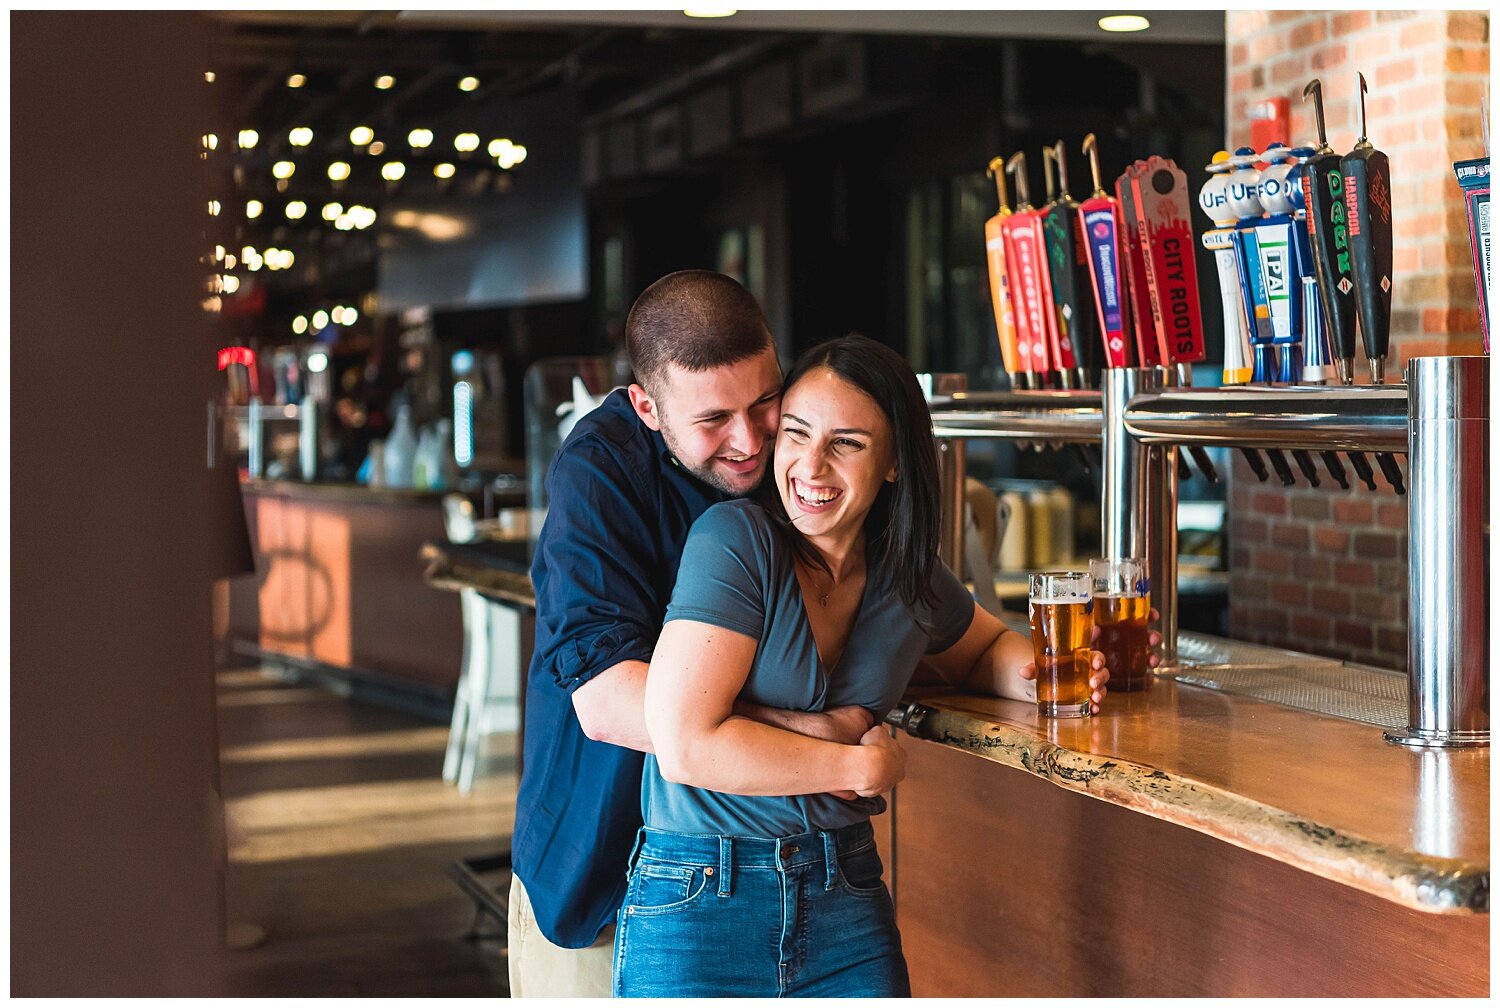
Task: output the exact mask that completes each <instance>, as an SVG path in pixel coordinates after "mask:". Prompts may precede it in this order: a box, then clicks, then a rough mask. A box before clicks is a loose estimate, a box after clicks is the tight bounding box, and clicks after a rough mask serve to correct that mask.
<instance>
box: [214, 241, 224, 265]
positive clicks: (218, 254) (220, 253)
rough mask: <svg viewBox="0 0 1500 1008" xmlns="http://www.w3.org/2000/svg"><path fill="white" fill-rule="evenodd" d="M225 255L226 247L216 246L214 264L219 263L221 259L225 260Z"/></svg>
mask: <svg viewBox="0 0 1500 1008" xmlns="http://www.w3.org/2000/svg"><path fill="white" fill-rule="evenodd" d="M224 255H225V251H224V246H223V245H215V246H214V262H218V261H219V260H220V259H223V258H224Z"/></svg>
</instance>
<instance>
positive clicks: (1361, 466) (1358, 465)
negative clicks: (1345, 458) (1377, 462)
mask: <svg viewBox="0 0 1500 1008" xmlns="http://www.w3.org/2000/svg"><path fill="white" fill-rule="evenodd" d="M1349 461H1350V462H1352V463H1353V464H1354V475H1356V476H1358V477H1359V481H1360V482H1361V483H1363V484H1364V485H1365V488H1366V489H1367V490H1374V489H1375V470H1373V469H1371V468H1370V460H1369V459H1367V458H1365V456H1364V453H1363V452H1357V451H1352V452H1350V453H1349Z"/></svg>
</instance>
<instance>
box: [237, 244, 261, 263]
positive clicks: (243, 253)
mask: <svg viewBox="0 0 1500 1008" xmlns="http://www.w3.org/2000/svg"><path fill="white" fill-rule="evenodd" d="M240 258H241V259H243V260H245V261H246V262H249V261H250V260H251V259H259V258H260V253H259V252H257V251H255V246H254V245H246V246H245V247H244V248H242V249H240Z"/></svg>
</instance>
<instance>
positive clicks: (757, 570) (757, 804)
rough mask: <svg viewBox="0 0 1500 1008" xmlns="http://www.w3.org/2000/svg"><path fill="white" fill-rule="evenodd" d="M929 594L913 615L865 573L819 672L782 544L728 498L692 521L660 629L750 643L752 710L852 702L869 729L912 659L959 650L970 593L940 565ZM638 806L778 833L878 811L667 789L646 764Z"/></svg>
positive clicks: (766, 523) (675, 825)
mask: <svg viewBox="0 0 1500 1008" xmlns="http://www.w3.org/2000/svg"><path fill="white" fill-rule="evenodd" d="M932 587H933V590H934V592H935V594H936V597H937V599H938V605H937V606H935V607H934V608H932V609H931V610H929V609H927V607H925V606H923V605H921V604H920V603H919V604H918V606H917V608H916V609H915V610H913V609H912V608H910V607H908V606H907V605H906V603H905V602H903V601H902V599H901V596H900V594H899V592H897V591H896V589H895V587H894V586H893V585H892V584H891V580H890V577H889V573H888V572H887V571H884V570H874V569H871V570H870V571H869V572H868V574H867V575H866V580H865V594H864V599H863V600H862V602H861V603H860V608H859V612H858V615H857V616H856V617H855V625H854V628H853V630H852V631H851V632H850V634H849V643H848V644H847V645H846V646H845V648H844V653H843V655H841V656H840V658H839V661H838V664H837V666H835V667H834V668H833V669H828V668H825V667H824V665H823V662H822V660H821V659H820V658H819V657H818V647H817V642H816V641H815V640H814V638H813V633H812V627H811V625H810V624H809V623H808V621H807V610H806V609H805V608H804V606H803V601H802V589H801V588H800V587H799V586H798V584H797V574H796V570H795V568H794V567H793V565H792V552H791V550H790V548H788V547H787V546H786V545H785V544H784V543H783V542H782V541H781V540H780V539H779V538H778V536H777V533H776V531H775V529H774V528H773V527H772V525H771V519H770V517H769V516H768V515H767V514H766V512H765V511H764V509H762V508H761V506H760V505H759V504H756V503H754V502H752V501H748V500H734V501H727V502H725V503H722V504H715V505H714V506H713V507H710V508H709V509H708V510H707V511H705V512H704V513H703V515H702V516H701V517H700V518H699V519H698V520H697V522H695V523H694V524H693V528H692V531H691V532H690V533H688V539H687V545H686V547H685V548H684V550H683V554H682V566H681V567H680V568H679V570H678V573H677V583H676V586H675V587H674V589H673V591H672V602H671V604H670V605H669V606H668V607H667V616H666V622H668V623H670V622H672V621H673V620H679V619H682V620H694V621H696V622H699V623H709V624H712V625H713V626H718V627H723V628H724V629H726V630H733V631H735V632H737V633H742V634H745V635H746V636H748V637H754V638H755V639H756V640H758V641H759V642H760V644H759V646H758V647H757V648H756V651H755V658H754V661H753V662H752V664H751V667H750V675H749V677H748V678H747V679H746V681H745V687H744V689H743V690H741V691H740V696H741V697H743V698H744V699H746V700H748V701H750V702H752V703H758V704H764V705H766V706H768V707H779V708H782V709H784V710H797V711H822V710H825V709H828V708H832V707H841V706H844V705H847V704H858V705H859V706H861V707H865V708H867V709H869V710H870V712H871V713H873V714H874V715H875V719H876V722H877V723H878V722H879V721H880V719H882V718H884V717H885V715H886V713H887V712H888V711H889V710H890V709H891V708H892V707H893V706H895V703H896V701H897V700H899V699H901V694H902V692H903V691H904V690H905V689H906V684H907V683H908V682H909V681H910V680H911V675H912V672H913V671H915V669H916V667H917V662H918V661H919V660H920V659H921V657H922V655H923V654H936V653H938V652H940V651H945V650H947V649H948V648H950V647H952V646H953V645H954V644H956V643H958V640H959V638H961V637H962V636H963V635H964V632H965V631H967V630H968V629H969V624H970V622H971V621H972V620H973V616H974V599H973V596H971V595H970V594H969V592H968V590H967V589H966V588H964V586H963V584H962V583H961V582H960V581H959V580H958V579H957V578H956V577H954V576H953V572H952V571H950V570H949V569H948V568H947V567H946V566H944V565H943V564H941V563H939V564H935V565H934V567H933V576H932ZM641 808H642V813H643V816H644V819H645V823H646V825H647V826H650V827H652V828H653V829H661V830H671V831H673V832H677V833H698V834H703V833H708V834H729V835H732V836H753V837H784V836H795V835H797V834H799V833H806V832H809V831H812V830H827V829H837V828H839V827H841V826H848V825H850V824H851V823H856V822H860V821H862V820H864V819H868V818H869V817H870V816H871V815H873V814H875V813H878V812H881V811H884V809H885V800H884V799H883V798H860V799H857V800H855V801H845V800H843V799H841V798H835V797H833V796H832V795H829V794H812V795H793V796H789V797H751V796H745V795H732V794H724V793H721V792H718V791H708V790H705V789H703V788H695V787H688V786H686V785H682V784H673V783H670V782H668V781H666V780H664V779H663V778H662V775H661V771H660V770H659V769H658V767H657V764H656V757H655V756H648V757H647V758H646V771H645V776H644V778H643V780H642V783H641Z"/></svg>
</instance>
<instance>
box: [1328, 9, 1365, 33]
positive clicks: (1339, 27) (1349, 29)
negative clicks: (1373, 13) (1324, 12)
mask: <svg viewBox="0 0 1500 1008" xmlns="http://www.w3.org/2000/svg"><path fill="white" fill-rule="evenodd" d="M1370 22H1371V18H1370V12H1369V11H1350V12H1349V13H1347V14H1335V15H1334V16H1333V33H1334V34H1335V35H1352V34H1353V33H1354V32H1357V31H1362V30H1364V29H1365V28H1368V27H1370Z"/></svg>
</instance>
